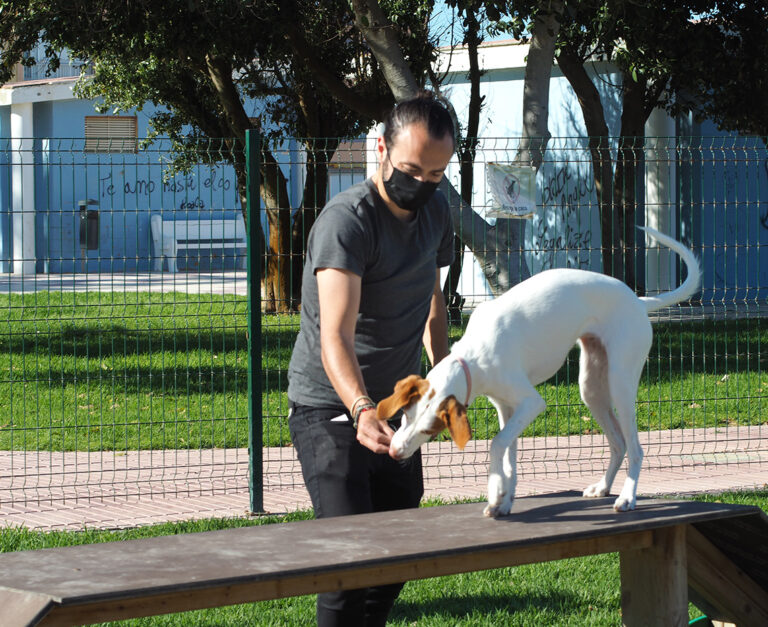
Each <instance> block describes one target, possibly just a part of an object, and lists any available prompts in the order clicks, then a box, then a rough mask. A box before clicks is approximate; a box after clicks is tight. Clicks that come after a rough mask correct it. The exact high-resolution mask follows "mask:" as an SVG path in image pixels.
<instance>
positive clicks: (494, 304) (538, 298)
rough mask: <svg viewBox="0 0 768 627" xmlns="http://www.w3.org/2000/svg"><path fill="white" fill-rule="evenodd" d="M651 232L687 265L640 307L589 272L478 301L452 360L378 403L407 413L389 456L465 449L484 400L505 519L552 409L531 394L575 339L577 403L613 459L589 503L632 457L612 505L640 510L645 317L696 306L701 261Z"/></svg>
mask: <svg viewBox="0 0 768 627" xmlns="http://www.w3.org/2000/svg"><path fill="white" fill-rule="evenodd" d="M645 231H646V232H647V233H648V234H650V235H651V236H652V237H653V238H654V239H656V240H658V241H659V242H661V243H662V244H664V245H665V246H667V247H668V248H670V249H672V250H673V251H675V252H676V253H678V254H679V255H680V257H681V258H682V260H683V261H684V262H685V265H686V266H687V268H688V277H687V278H686V280H685V281H684V283H683V284H682V285H681V286H680V287H678V288H677V289H676V290H674V291H672V292H667V293H664V294H660V295H658V296H652V297H645V298H638V297H637V296H636V295H635V294H634V293H633V292H632V290H630V289H629V287H627V285H625V284H624V283H622V282H621V281H619V280H617V279H614V278H611V277H608V276H606V275H603V274H599V273H596V272H589V271H585V270H571V269H555V270H548V271H545V272H541V273H540V274H537V275H535V276H533V277H531V278H530V279H528V280H526V281H523V282H522V283H520V284H518V285H516V286H515V287H513V288H512V289H510V290H509V291H508V292H506V293H505V294H503V295H501V296H500V297H499V298H497V299H495V300H493V301H489V302H487V303H483V304H482V305H480V306H479V307H477V309H476V310H475V312H474V313H473V314H472V316H471V317H470V319H469V323H468V325H467V330H466V333H465V334H464V336H463V337H462V338H461V340H459V341H458V342H457V343H456V344H454V345H453V346H452V348H451V353H450V355H449V356H448V357H446V358H445V359H443V360H442V361H441V362H440V363H438V364H437V365H436V366H435V367H434V368H433V369H432V370H431V371H430V372H429V374H428V375H427V378H426V379H423V378H421V377H419V376H417V375H411V376H409V377H407V378H405V379H403V380H401V381H399V382H398V383H397V385H396V386H395V391H394V394H392V396H390V397H388V398H386V399H384V400H383V401H381V402H380V403H379V405H378V416H379V418H381V419H387V418H390V417H391V416H393V415H395V414H396V413H397V412H398V410H400V409H402V410H403V419H402V423H401V426H400V428H399V429H398V430H397V432H396V433H395V435H394V437H393V438H392V443H391V445H390V455H392V456H393V457H395V458H397V459H402V458H406V457H410V456H411V455H413V453H414V452H416V450H417V449H418V448H419V447H420V446H421V445H422V444H424V443H425V442H427V441H428V440H429V439H430V438H432V437H433V436H435V435H436V434H438V433H440V432H441V431H442V430H443V429H446V428H447V429H448V430H449V431H450V433H451V437H452V438H453V440H454V442H455V443H456V444H457V446H459V447H460V448H463V447H464V445H465V444H466V442H467V440H469V438H470V435H471V434H470V428H469V423H468V421H467V411H466V407H467V406H468V405H469V404H470V403H471V402H472V400H473V399H474V398H475V397H476V396H480V395H484V396H487V397H488V398H489V400H490V401H491V403H492V404H493V406H494V407H495V408H496V411H497V412H498V416H499V426H500V431H499V433H498V435H497V436H496V437H495V438H493V441H492V442H491V450H490V469H489V473H488V506H487V507H486V508H485V515H486V516H503V515H505V514H508V513H509V511H510V509H511V507H512V501H513V499H514V496H515V484H516V482H517V474H516V468H515V466H516V458H517V438H518V436H519V435H520V434H521V433H522V431H523V429H525V427H526V426H527V425H528V424H529V423H530V422H531V421H533V419H534V418H536V416H538V415H539V414H540V413H541V412H542V411H543V410H544V407H545V404H544V399H542V398H541V396H540V395H539V393H538V392H537V391H536V388H535V387H534V386H535V385H537V384H539V383H541V382H543V381H546V380H547V379H549V378H550V377H551V376H553V375H554V374H555V373H556V372H557V370H558V369H559V368H560V366H561V365H562V364H563V362H564V361H565V359H566V357H567V355H568V351H569V350H570V349H571V347H572V346H573V345H574V344H575V343H577V342H578V344H579V346H580V348H581V359H580V364H579V387H580V390H581V398H582V400H583V401H584V403H585V404H586V405H587V407H589V409H590V411H591V412H592V415H593V417H594V419H595V420H596V421H597V423H598V424H599V425H600V426H601V427H602V429H603V431H604V432H605V435H606V436H607V438H608V442H609V445H610V451H611V458H610V462H609V463H608V468H607V470H606V473H605V476H603V478H602V479H600V481H598V482H597V483H594V484H592V485H590V486H589V487H587V488H586V489H585V490H584V496H591V497H597V496H606V495H607V494H608V493H609V492H610V489H611V485H612V483H613V480H614V478H615V476H616V472H617V471H618V469H619V466H620V465H621V462H622V460H623V458H624V455H625V453H626V454H627V457H628V462H629V469H628V473H627V479H626V481H625V482H624V487H623V488H622V490H621V493H620V494H619V497H618V498H617V499H616V501H615V502H614V504H613V507H614V509H615V510H617V511H626V510H631V509H634V507H635V500H636V492H637V480H638V476H639V474H640V465H641V463H642V460H643V451H642V448H641V447H640V441H639V439H638V436H637V424H636V419H635V397H636V396H637V386H638V382H639V380H640V376H641V373H642V370H643V366H644V364H645V360H646V358H647V356H648V351H649V349H650V347H651V342H652V337H653V333H652V331H651V323H650V321H649V320H648V313H649V312H651V311H655V310H657V309H660V308H662V307H668V306H670V305H673V304H675V303H677V302H680V301H683V300H686V299H688V298H690V297H691V296H692V295H693V294H694V293H695V292H696V290H697V288H698V285H699V280H700V277H701V272H700V269H699V264H698V261H697V259H696V257H695V256H694V254H693V253H692V252H691V251H689V250H688V249H686V248H685V247H684V246H683V245H682V244H680V243H679V242H677V241H675V240H674V239H672V238H670V237H667V236H666V235H663V234H661V233H659V232H658V231H655V230H653V229H650V228H646V229H645Z"/></svg>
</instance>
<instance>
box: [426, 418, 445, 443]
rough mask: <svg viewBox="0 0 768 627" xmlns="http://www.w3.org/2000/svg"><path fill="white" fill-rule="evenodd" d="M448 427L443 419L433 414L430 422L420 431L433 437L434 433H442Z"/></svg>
mask: <svg viewBox="0 0 768 627" xmlns="http://www.w3.org/2000/svg"><path fill="white" fill-rule="evenodd" d="M447 428H448V425H447V424H445V422H443V419H442V418H440V416H433V417H432V424H431V425H429V427H427V428H426V429H422V431H421V432H422V433H423V434H424V435H428V436H429V437H431V438H433V437H435V436H436V435H438V434H440V433H442V432H443V431H445V430H446V429H447Z"/></svg>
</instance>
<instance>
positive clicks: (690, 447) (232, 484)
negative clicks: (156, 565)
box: [0, 135, 768, 511]
mask: <svg viewBox="0 0 768 627" xmlns="http://www.w3.org/2000/svg"><path fill="white" fill-rule="evenodd" d="M246 144H247V146H246V147H240V146H238V145H236V144H235V143H233V142H228V141H221V142H211V143H210V144H207V145H205V146H202V147H198V148H202V150H201V151H200V152H197V153H195V154H194V155H188V161H187V164H188V168H187V170H185V171H183V172H180V173H177V174H176V175H170V174H169V173H168V171H167V164H168V159H169V149H170V148H171V147H170V146H168V145H165V144H163V143H162V142H157V143H155V144H153V145H152V146H151V147H150V148H148V149H138V148H137V149H136V150H135V151H131V152H104V151H101V152H92V151H87V150H86V146H85V144H84V142H83V141H82V140H43V141H40V140H36V141H35V142H30V143H29V146H28V147H26V148H24V149H23V151H24V153H25V154H23V155H19V154H16V155H14V154H13V153H14V150H15V151H17V152H19V150H20V149H19V146H13V145H10V144H9V145H7V146H6V147H5V151H4V154H5V155H6V157H5V160H4V161H0V253H2V254H0V265H2V264H4V265H3V267H2V268H0V269H2V270H3V271H4V272H5V273H6V274H2V275H0V309H2V310H3V311H4V312H5V313H4V315H3V316H2V320H0V506H2V505H8V504H14V503H16V504H18V503H23V502H30V501H32V502H50V503H62V502H66V501H72V500H79V499H121V498H128V497H130V498H152V497H154V496H157V495H165V496H167V495H182V494H200V495H202V494H209V495H210V494H212V495H216V494H226V493H236V492H243V491H246V492H247V491H248V490H249V489H250V507H251V509H252V510H256V511H258V510H261V509H262V508H263V506H264V499H265V495H269V494H275V493H280V494H281V495H282V496H283V497H284V498H283V501H282V502H283V503H286V502H287V501H286V499H287V500H288V501H290V498H293V497H292V496H291V495H295V502H296V503H302V502H303V498H304V496H303V484H302V480H301V477H300V474H299V472H298V468H297V466H296V462H295V456H294V453H293V449H292V448H291V447H290V439H289V436H288V429H287V423H286V415H287V409H288V405H287V398H286V394H285V390H286V387H287V379H286V371H287V365H288V360H289V358H290V353H291V349H292V347H293V342H294V339H295V335H296V333H297V331H298V325H299V314H298V305H299V296H298V295H299V285H298V279H299V277H300V270H301V259H302V252H303V242H304V241H305V238H306V233H307V231H308V229H309V228H310V225H311V223H312V221H313V219H314V217H315V216H316V215H317V212H318V211H319V210H320V209H321V208H322V205H323V203H324V202H325V200H326V199H327V198H328V197H329V196H331V195H333V194H334V193H336V192H337V191H340V190H341V189H344V188H346V187H348V186H349V185H350V184H354V183H355V182H359V181H362V180H363V179H364V178H365V177H366V176H368V175H370V173H371V171H372V168H374V167H375V154H374V150H373V147H374V143H373V141H372V140H370V139H358V140H353V141H342V142H340V141H339V140H338V139H322V140H318V139H314V140H310V141H304V140H291V141H286V142H284V143H283V144H280V145H274V144H271V143H268V142H264V143H261V140H259V139H258V138H257V137H256V136H255V135H254V136H250V137H249V138H248V140H247V142H246ZM596 146H597V147H598V148H605V150H596V149H595V147H596ZM259 147H261V150H259V149H258V148H259ZM121 148H124V147H121ZM243 148H247V152H245V153H244V152H243ZM517 148H518V140H517V139H510V138H494V139H482V140H481V141H480V143H479V145H478V148H477V151H476V158H475V164H474V170H473V171H472V172H469V171H468V170H465V171H464V172H462V165H461V164H459V163H458V162H454V163H452V164H451V166H450V168H449V171H448V173H447V178H448V180H449V182H451V183H452V184H453V186H454V189H455V194H456V196H455V197H452V204H453V213H454V222H455V224H456V227H457V233H458V234H459V239H458V240H457V251H459V252H460V255H459V262H458V263H457V265H456V266H455V267H453V268H452V269H451V270H450V272H448V273H446V275H445V282H446V292H447V296H448V300H449V303H450V305H451V319H452V321H453V325H452V327H451V335H452V339H454V340H455V339H457V338H458V337H460V335H461V332H462V329H463V326H464V325H465V324H466V319H467V316H468V315H469V314H470V313H471V311H472V309H473V307H474V306H475V305H476V304H477V303H479V302H482V301H483V300H486V299H488V298H491V297H492V296H493V294H494V292H495V291H497V290H499V289H502V288H503V287H505V286H506V285H508V284H512V283H514V282H517V281H519V280H521V279H523V278H525V277H526V276H528V275H529V274H533V273H536V272H539V271H541V270H542V269H545V268H548V267H553V266H572V267H581V268H585V269H593V270H598V271H600V270H603V269H604V268H603V261H604V259H606V254H607V253H608V252H610V253H612V255H613V258H614V259H616V258H618V259H620V261H621V263H620V264H619V267H620V269H621V271H622V272H626V274H625V275H623V278H625V279H626V280H627V281H628V282H631V283H632V285H633V287H634V288H635V289H636V290H637V291H638V292H643V293H653V292H654V291H664V290H666V289H669V288H670V287H672V286H674V285H676V284H677V283H678V282H679V281H680V280H681V279H682V270H681V268H680V267H679V263H678V260H677V259H676V258H675V257H674V256H670V255H667V254H666V253H665V252H664V251H659V250H658V249H657V248H655V247H654V246H652V245H649V244H650V242H648V243H646V240H645V238H644V237H642V236H641V235H639V232H638V234H636V233H635V230H634V228H633V225H634V224H650V225H653V226H656V227H657V228H659V229H660V230H662V231H665V232H668V233H670V234H672V235H673V236H675V237H677V238H678V239H680V240H681V241H683V242H685V243H686V244H687V245H689V246H691V247H692V248H693V249H694V250H695V251H696V252H697V254H698V255H699V257H700V258H701V260H702V268H703V284H702V289H701V292H700V294H699V295H697V297H696V298H694V299H693V300H692V301H691V302H688V303H682V304H680V305H678V306H676V307H674V308H672V309H670V310H666V311H662V312H659V313H658V314H657V315H656V316H655V317H654V319H653V322H654V325H655V340H654V347H653V349H652V351H651V355H650V356H649V359H648V363H647V367H646V370H645V373H644V375H643V379H642V381H641V389H640V393H639V396H638V405H637V407H638V420H639V425H640V429H641V430H642V432H643V434H642V438H641V441H642V442H643V443H644V445H645V448H646V460H645V464H646V466H651V467H653V466H655V467H669V468H678V467H686V466H690V465H695V464H699V463H707V464H750V463H759V462H764V461H765V460H766V458H768V426H766V425H765V424H764V423H765V422H766V420H768V416H767V412H766V405H767V402H768V401H767V400H766V399H768V375H766V369H767V366H768V354H767V351H766V343H767V342H768V321H767V320H768V296H767V294H768V252H767V251H768V153H767V152H766V149H765V145H764V143H763V142H762V141H760V140H757V139H743V138H689V137H688V138H687V137H679V138H645V139H642V140H632V141H626V140H624V141H619V140H617V139H611V140H609V141H608V142H607V143H605V142H604V143H603V144H598V143H596V142H593V143H591V144H590V142H589V140H588V139H586V138H554V139H552V140H551V142H550V143H549V146H548V150H547V153H546V157H545V161H544V164H543V165H542V168H541V170H540V172H539V174H538V179H537V180H538V192H537V194H538V195H537V210H536V212H535V214H534V215H533V217H531V218H528V219H525V220H498V221H497V220H495V219H492V218H489V217H488V213H487V212H488V211H489V210H490V209H491V208H492V206H493V198H492V196H491V194H490V192H489V190H488V186H487V181H486V171H485V164H486V163H488V162H496V163H505V162H511V161H513V160H514V158H515V154H516V152H517ZM590 148H592V149H591V150H590ZM0 152H2V151H0ZM604 160H610V163H609V164H608V166H609V167H608V168H607V171H608V172H610V176H607V178H605V179H601V180H599V181H598V180H596V179H595V176H594V172H595V171H596V169H598V168H599V169H601V170H602V171H603V172H605V171H606V168H602V165H603V161H604ZM617 161H618V162H620V164H621V167H617ZM238 172H239V173H240V174H238ZM24 176H28V177H32V184H31V186H27V187H25V188H24V189H33V190H34V198H33V199H30V198H29V194H27V195H26V196H24V195H23V194H21V193H20V192H19V186H18V185H16V184H14V180H23V177H24ZM14 177H17V178H16V179H14ZM18 177H22V179H18ZM462 180H465V181H467V180H471V181H472V182H473V186H472V187H473V188H472V190H471V192H470V191H469V190H467V189H464V190H462V189H461V184H460V181H462ZM259 188H261V191H262V192H264V193H263V194H262V196H263V198H266V199H267V200H266V201H264V200H262V201H261V203H260V204H261V206H260V208H259V211H258V216H259V219H258V220H254V221H244V224H243V226H242V227H237V228H242V229H244V230H243V231H242V236H243V237H247V239H248V242H247V243H243V245H242V246H240V244H239V242H240V240H239V239H238V238H239V237H240V236H241V234H240V232H238V231H237V230H236V229H235V230H234V231H225V232H223V233H222V232H217V233H214V234H212V229H214V228H215V226H214V224H213V223H224V222H226V223H228V226H227V227H226V228H230V227H231V228H235V227H232V224H233V223H236V222H238V221H239V220H240V217H239V216H241V215H242V211H241V203H242V200H241V198H242V197H243V195H247V196H248V198H250V202H251V205H252V206H253V207H255V198H256V197H257V193H256V190H257V189H259ZM617 189H620V190H621V192H622V193H620V194H619V193H617ZM462 193H463V195H464V196H465V197H466V198H469V199H470V200H471V205H472V210H470V209H469V208H468V207H466V206H465V207H464V208H463V209H462V208H461V207H460V206H459V205H458V202H457V198H458V195H459V194H462ZM89 201H91V202H90V203H89ZM81 209H82V211H81ZM255 214H256V212H255V211H254V210H253V209H252V210H251V213H250V214H249V215H255ZM619 215H623V216H625V217H624V218H622V219H620V220H619V219H618V217H617V216H619ZM603 218H604V219H603ZM153 222H154V225H155V226H154V227H153ZM30 225H31V226H30ZM81 225H82V226H81ZM201 225H202V228H203V230H205V229H208V237H207V238H206V237H203V236H202V235H200V233H199V232H198V233H197V234H192V233H191V230H190V229H191V228H192V227H195V228H198V229H199V228H201ZM81 228H82V229H84V231H82V232H81ZM153 228H154V230H153ZM29 229H33V230H34V233H33V234H31V233H29ZM89 229H91V230H90V231H89ZM94 229H95V235H94ZM286 229H287V230H288V232H286ZM606 229H611V230H612V232H614V236H613V238H614V239H613V240H606V239H605V238H604V237H603V234H604V233H605V231H606ZM203 235H205V233H203ZM25 236H26V237H25ZM91 237H92V238H94V239H93V240H90V239H89V238H91ZM195 237H197V238H198V239H197V240H194V238H195ZM262 237H263V240H262ZM166 240H168V241H166ZM193 240H194V241H193ZM30 241H32V242H34V246H33V247H32V250H34V255H33V256H32V257H25V256H24V255H19V247H21V250H30V249H29V248H24V243H25V242H26V243H27V244H28V243H29V242H30ZM262 242H263V247H262V246H261V243H262ZM184 245H186V246H187V247H184ZM612 246H613V247H612ZM615 246H620V247H619V248H615ZM248 247H250V248H249V252H250V255H249V257H248V258H246V249H247V248H248ZM163 252H166V256H165V258H163V256H162V253H163ZM478 260H479V262H478ZM172 261H175V262H176V265H177V266H178V270H179V272H176V273H173V272H171V270H172V269H173V267H172V264H171V262H172ZM25 262H26V263H25ZM30 264H31V267H32V268H34V270H33V272H34V273H33V274H24V273H18V269H19V268H20V267H27V268H28V267H30ZM494 264H495V265H494ZM14 270H16V273H14ZM260 275H263V278H264V279H265V280H264V281H263V282H262V285H261V286H260V287H259V278H260ZM499 276H502V277H504V276H506V277H509V280H508V281H506V283H505V280H506V279H505V280H501V281H500V280H498V277H499ZM249 297H250V307H249ZM577 372H578V361H577V357H576V355H575V353H574V354H572V355H571V357H570V358H569V359H568V361H567V362H566V364H565V365H564V366H563V368H562V369H561V370H560V372H558V374H557V375H556V376H555V377H554V378H553V379H552V380H551V381H549V382H547V383H546V384H543V385H542V386H541V391H542V394H543V396H544V397H545V399H546V401H547V404H548V407H547V410H546V412H545V413H544V414H543V415H542V416H540V417H539V418H538V419H537V420H536V421H535V422H534V424H533V425H531V427H529V428H528V429H527V430H526V432H525V433H524V437H523V441H522V442H521V445H520V448H519V456H520V459H521V460H528V461H529V462H530V463H529V465H528V466H527V467H526V468H528V470H525V472H529V473H538V474H540V475H546V476H549V475H552V476H559V475H563V474H573V473H582V472H599V471H600V470H601V469H602V468H603V466H604V463H605V462H604V456H605V454H606V452H605V445H604V443H603V440H602V437H601V436H600V435H599V430H598V428H597V426H596V424H595V423H594V421H592V420H591V418H590V417H589V415H588V413H587V411H586V408H585V407H584V406H583V405H582V404H581V401H580V399H579V394H578V390H577V384H576V382H577V376H578V375H577ZM256 390H260V393H256V392H255V391H256ZM249 413H250V415H251V416H252V417H253V420H250V421H249ZM470 417H471V421H472V423H473V426H474V431H475V439H474V440H473V442H471V443H470V445H469V446H468V448H467V450H466V451H465V452H464V453H462V454H460V455H459V454H458V453H457V452H456V451H455V450H453V449H452V448H451V444H450V443H449V442H445V441H442V440H439V441H437V442H434V443H431V444H430V445H428V447H427V449H426V451H425V453H426V454H425V456H424V459H425V470H426V476H427V478H428V480H429V479H430V478H434V479H439V480H441V481H448V482H450V481H454V482H457V483H460V482H462V481H471V480H473V479H477V478H480V479H482V477H484V476H485V474H486V473H487V442H488V439H489V438H490V437H492V436H493V435H494V433H495V432H496V431H497V429H498V425H497V424H496V418H495V413H494V411H493V409H492V408H491V407H490V406H489V404H488V403H487V402H486V401H485V400H484V399H482V398H481V399H478V400H477V401H475V403H474V404H473V406H472V407H471V408H470ZM249 449H250V451H249ZM446 455H451V458H450V463H445V459H446V458H445V456H446ZM249 475H251V476H253V478H254V481H253V482H249V481H248V478H249ZM523 476H525V475H524V474H523ZM286 495H288V496H286ZM287 506H288V507H290V506H289V505H287Z"/></svg>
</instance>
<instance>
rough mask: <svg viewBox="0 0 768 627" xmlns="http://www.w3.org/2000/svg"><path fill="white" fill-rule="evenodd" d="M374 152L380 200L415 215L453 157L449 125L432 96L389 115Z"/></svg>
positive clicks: (403, 104) (410, 102)
mask: <svg viewBox="0 0 768 627" xmlns="http://www.w3.org/2000/svg"><path fill="white" fill-rule="evenodd" d="M376 148H377V152H378V156H379V166H380V167H379V178H380V180H381V183H382V187H383V192H384V193H383V194H382V195H383V196H384V199H385V200H389V201H391V202H392V203H394V204H395V205H396V206H397V207H398V208H400V209H404V210H406V211H416V210H417V209H419V208H421V207H423V206H424V204H426V202H427V201H428V200H429V198H430V197H431V196H432V194H433V193H434V191H435V189H436V187H437V184H438V183H439V182H440V181H441V179H442V178H443V174H444V173H445V169H446V167H447V166H448V162H449V161H450V159H451V156H452V155H453V151H454V149H455V140H454V128H453V121H452V120H451V116H450V114H449V113H448V110H447V109H446V108H445V106H444V105H443V104H442V103H440V101H439V100H437V99H436V98H435V97H434V95H432V94H431V93H430V92H423V93H422V94H420V95H419V96H417V97H415V98H411V99H410V100H405V101H403V102H401V103H399V104H398V105H397V106H396V107H395V108H394V109H393V110H392V111H391V112H390V114H389V115H388V116H387V119H386V121H385V123H384V133H383V135H382V136H381V137H380V138H379V140H378V144H377V147H376ZM380 191H381V190H380Z"/></svg>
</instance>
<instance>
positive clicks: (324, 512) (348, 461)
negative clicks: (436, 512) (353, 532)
mask: <svg viewBox="0 0 768 627" xmlns="http://www.w3.org/2000/svg"><path fill="white" fill-rule="evenodd" d="M341 416H346V417H347V418H348V417H349V414H348V413H347V412H346V410H345V409H344V408H343V407H342V408H339V407H322V408H321V407H307V406H305V405H297V404H295V403H291V413H290V417H289V420H288V426H289V429H290V432H291V440H292V441H293V445H294V447H295V449H296V454H297V456H298V458H299V462H300V463H301V472H302V474H303V476H304V482H305V484H306V486H307V490H308V491H309V496H310V498H311V499H312V506H313V507H314V509H315V516H316V517H317V518H330V517H332V516H347V515H350V514H366V513H370V512H380V511H386V510H393V509H406V508H410V507H418V505H419V502H420V500H421V497H422V495H423V494H424V481H423V477H422V471H421V455H420V454H419V453H418V452H417V453H416V454H415V455H413V457H411V458H409V459H406V460H402V461H397V460H394V459H392V458H391V457H389V455H379V454H376V453H374V452H373V451H371V450H369V449H367V448H365V447H364V446H363V445H361V444H360V443H359V442H358V441H357V439H356V433H355V430H354V429H353V427H352V422H351V421H350V420H343V419H341V418H340V417H341ZM333 418H337V420H333ZM402 587H403V584H402V583H399V584H392V585H387V586H377V587H373V588H363V589H359V590H341V591H338V592H329V593H324V594H319V595H317V624H318V626H319V627H330V626H331V625H336V626H342V625H343V626H347V625H348V626H350V627H361V626H364V627H377V626H379V625H384V624H385V623H386V620H387V616H388V615H389V612H390V610H391V609H392V605H393V604H394V602H395V599H396V598H397V595H398V594H399V593H400V590H401V589H402Z"/></svg>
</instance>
